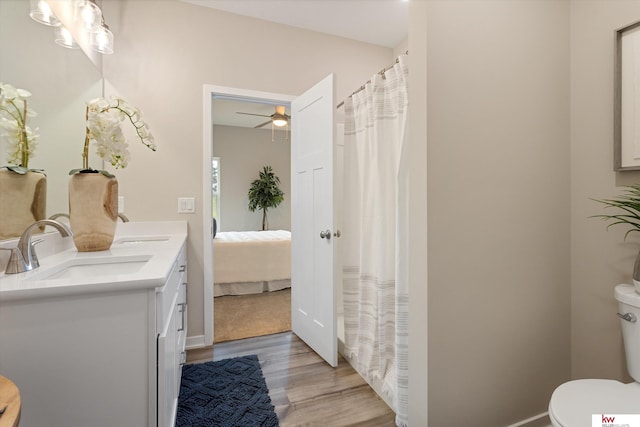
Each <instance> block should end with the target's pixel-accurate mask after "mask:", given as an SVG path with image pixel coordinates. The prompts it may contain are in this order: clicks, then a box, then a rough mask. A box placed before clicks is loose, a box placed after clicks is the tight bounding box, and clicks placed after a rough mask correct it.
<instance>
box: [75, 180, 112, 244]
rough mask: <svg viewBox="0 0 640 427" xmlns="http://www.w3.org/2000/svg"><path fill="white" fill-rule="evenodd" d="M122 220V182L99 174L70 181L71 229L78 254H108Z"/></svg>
mask: <svg viewBox="0 0 640 427" xmlns="http://www.w3.org/2000/svg"><path fill="white" fill-rule="evenodd" d="M117 220H118V180H117V179H116V178H115V177H113V176H112V177H107V176H105V175H103V174H101V173H99V172H84V171H83V172H78V173H76V174H74V175H71V178H69V225H70V226H71V231H72V232H73V243H74V245H75V246H76V249H77V250H78V252H95V251H106V250H108V249H109V248H110V247H111V243H113V236H114V235H115V233H116V224H117Z"/></svg>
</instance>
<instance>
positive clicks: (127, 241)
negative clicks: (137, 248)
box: [113, 236, 169, 245]
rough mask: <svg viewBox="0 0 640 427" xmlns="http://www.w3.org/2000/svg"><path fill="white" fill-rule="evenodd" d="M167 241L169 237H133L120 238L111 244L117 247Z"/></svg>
mask: <svg viewBox="0 0 640 427" xmlns="http://www.w3.org/2000/svg"><path fill="white" fill-rule="evenodd" d="M167 241H169V236H135V237H121V238H119V239H116V240H115V241H114V242H113V243H115V244H119V245H135V244H140V243H159V242H167Z"/></svg>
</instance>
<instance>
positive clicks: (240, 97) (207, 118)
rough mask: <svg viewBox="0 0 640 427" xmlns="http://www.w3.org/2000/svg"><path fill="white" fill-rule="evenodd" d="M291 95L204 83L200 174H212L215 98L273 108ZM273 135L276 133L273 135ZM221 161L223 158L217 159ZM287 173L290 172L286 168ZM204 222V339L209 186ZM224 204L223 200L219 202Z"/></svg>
mask: <svg viewBox="0 0 640 427" xmlns="http://www.w3.org/2000/svg"><path fill="white" fill-rule="evenodd" d="M294 99H295V97H294V96H290V95H285V94H276V93H269V92H259V91H253V90H245V89H237V88H229V87H223V86H215V85H205V86H204V90H203V111H204V117H203V124H204V129H203V135H204V140H203V176H204V177H211V176H212V157H213V118H214V114H215V113H216V112H215V111H214V108H213V103H214V100H228V101H236V102H237V101H241V102H250V103H257V104H262V105H268V106H272V107H273V108H275V107H276V106H278V105H286V106H288V105H290V103H291V101H293V100H294ZM274 136H275V135H274ZM220 161H221V162H224V159H221V160H220ZM286 173H289V171H286ZM219 185H220V186H223V185H225V183H224V177H221V180H220V182H219ZM202 197H203V201H204V203H203V205H204V206H203V223H204V224H207V223H209V224H212V227H211V229H210V231H209V233H208V236H206V237H205V239H204V248H203V249H204V250H203V257H204V259H203V271H204V284H205V285H204V288H205V289H204V302H203V304H204V321H205V323H204V335H205V342H207V343H213V341H214V288H213V287H214V284H213V283H214V264H213V228H214V227H213V221H212V220H213V197H212V191H211V185H210V184H208V185H203V194H202ZM221 204H224V201H221ZM220 215H221V217H220V223H221V224H225V218H224V208H223V207H222V208H221V213H220Z"/></svg>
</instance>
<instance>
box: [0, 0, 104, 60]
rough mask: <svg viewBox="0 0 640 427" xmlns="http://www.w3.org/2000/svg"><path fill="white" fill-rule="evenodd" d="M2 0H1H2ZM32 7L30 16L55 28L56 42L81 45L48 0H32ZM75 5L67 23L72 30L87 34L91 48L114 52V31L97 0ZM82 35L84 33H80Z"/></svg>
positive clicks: (77, 0) (64, 44) (83, 1)
mask: <svg viewBox="0 0 640 427" xmlns="http://www.w3.org/2000/svg"><path fill="white" fill-rule="evenodd" d="M0 1H1V0H0ZM30 2H31V8H30V10H29V16H31V18H33V19H34V20H35V21H37V22H40V23H41V24H45V25H49V26H52V27H57V28H55V39H54V40H55V42H56V43H57V44H58V45H60V46H62V47H66V48H69V49H78V48H79V47H80V46H79V45H78V43H77V42H76V41H75V40H74V38H73V36H72V34H71V31H69V29H68V28H65V27H64V26H63V25H62V23H61V22H60V20H59V19H58V18H57V17H56V15H55V14H54V13H53V11H52V10H51V7H50V6H49V4H48V3H47V0H30ZM71 4H72V6H71V7H73V22H72V23H67V22H66V21H65V23H67V24H69V25H72V27H70V28H71V29H72V30H75V31H80V32H81V33H85V34H86V38H82V37H81V40H88V41H89V46H90V47H91V49H93V50H95V51H96V52H99V53H102V54H111V53H113V33H112V32H111V30H110V29H109V26H108V25H107V24H105V22H104V16H103V15H102V10H101V9H100V7H99V6H98V5H97V4H96V1H95V0H75V1H74V2H72V3H71ZM80 35H81V36H82V35H83V34H80Z"/></svg>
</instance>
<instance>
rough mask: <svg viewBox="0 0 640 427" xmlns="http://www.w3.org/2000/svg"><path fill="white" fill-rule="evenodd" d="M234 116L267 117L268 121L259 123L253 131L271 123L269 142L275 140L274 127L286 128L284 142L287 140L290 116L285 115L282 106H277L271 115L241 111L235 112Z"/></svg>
mask: <svg viewBox="0 0 640 427" xmlns="http://www.w3.org/2000/svg"><path fill="white" fill-rule="evenodd" d="M236 114H244V115H247V116H259V117H269V120H267V121H266V122H264V123H260V124H258V125H256V126H254V129H258V128H261V127H263V126H266V125H268V124H269V123H271V141H274V140H275V135H274V130H275V128H276V127H282V126H286V127H287V128H286V130H287V133H286V134H285V140H286V139H289V132H288V131H289V121H290V120H291V116H290V115H288V114H287V113H285V107H284V105H278V106H276V111H275V112H274V113H273V114H271V115H266V114H256V113H245V112H242V111H236Z"/></svg>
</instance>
